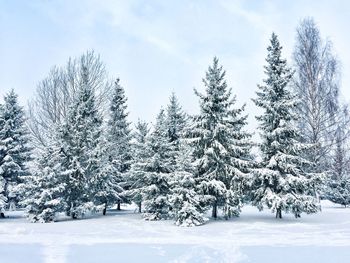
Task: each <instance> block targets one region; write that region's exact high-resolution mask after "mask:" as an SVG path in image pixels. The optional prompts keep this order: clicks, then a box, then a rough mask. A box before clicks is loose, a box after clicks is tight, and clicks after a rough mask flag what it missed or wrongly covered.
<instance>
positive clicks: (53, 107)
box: [28, 51, 111, 148]
mask: <svg viewBox="0 0 350 263" xmlns="http://www.w3.org/2000/svg"><path fill="white" fill-rule="evenodd" d="M83 70H84V71H85V72H87V77H88V85H89V86H91V87H92V89H93V90H94V92H96V98H97V105H98V106H99V110H101V111H102V112H103V111H104V110H105V105H106V102H107V100H108V99H109V98H108V97H109V93H110V90H111V82H109V81H108V76H107V72H106V69H105V66H104V64H103V63H102V62H101V59H100V56H99V55H96V54H95V53H94V51H88V52H86V53H84V54H83V55H81V56H80V57H78V58H70V59H69V60H68V63H67V64H66V66H64V67H58V66H54V67H53V68H52V69H51V71H50V72H49V74H48V76H47V77H46V78H45V79H43V80H42V81H41V82H40V83H39V84H38V86H37V90H36V95H35V97H34V99H33V100H32V101H30V102H29V107H28V109H29V110H28V116H29V118H28V126H29V129H30V131H31V133H32V136H33V141H34V143H35V145H36V146H37V147H38V148H41V147H43V146H46V145H47V143H48V140H49V138H50V135H52V134H53V131H54V130H55V129H56V127H57V125H58V124H60V123H61V122H62V121H63V120H64V119H65V118H66V116H67V113H68V110H69V107H70V105H71V102H72V101H73V100H74V99H75V94H76V91H77V90H78V87H79V86H80V85H81V84H82V71H83ZM85 74H86V73H85Z"/></svg>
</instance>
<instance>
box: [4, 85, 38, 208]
mask: <svg viewBox="0 0 350 263" xmlns="http://www.w3.org/2000/svg"><path fill="white" fill-rule="evenodd" d="M4 102H5V103H4V105H2V106H1V108H0V124H1V125H0V178H1V184H2V188H3V194H4V195H5V198H6V199H7V202H8V204H10V205H11V204H13V205H15V204H17V203H18V202H19V200H20V199H21V197H20V194H21V193H20V192H19V191H18V189H17V186H18V185H19V184H20V183H21V182H23V178H24V177H25V176H28V175H29V174H30V171H29V168H28V162H29V161H31V160H32V157H31V150H32V149H31V147H30V146H29V133H28V131H27V129H26V126H25V116H24V111H23V108H22V107H21V106H20V105H19V103H18V96H17V94H16V93H15V92H14V91H13V90H11V91H10V92H9V93H8V94H6V95H5V97H4ZM1 200H3V201H2V202H4V200H5V199H4V198H1Z"/></svg>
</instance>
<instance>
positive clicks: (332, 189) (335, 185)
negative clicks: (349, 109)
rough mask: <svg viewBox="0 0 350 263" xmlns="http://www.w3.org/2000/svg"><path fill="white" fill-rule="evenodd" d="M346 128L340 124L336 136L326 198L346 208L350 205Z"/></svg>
mask: <svg viewBox="0 0 350 263" xmlns="http://www.w3.org/2000/svg"><path fill="white" fill-rule="evenodd" d="M345 127H346V126H344V123H342V122H340V123H339V126H338V129H337V131H336V134H335V150H334V154H333V156H334V157H333V162H332V167H331V171H332V173H331V177H330V178H328V180H327V181H328V183H327V188H326V190H325V198H327V199H328V200H330V201H332V202H334V203H337V204H341V205H344V206H345V207H346V206H347V205H349V204H350V176H349V175H350V156H349V141H348V139H349V138H348V133H349V131H348V130H347V129H346V128H345ZM344 138H345V139H344Z"/></svg>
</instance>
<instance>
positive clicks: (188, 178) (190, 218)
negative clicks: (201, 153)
mask: <svg viewBox="0 0 350 263" xmlns="http://www.w3.org/2000/svg"><path fill="white" fill-rule="evenodd" d="M191 161H192V153H191V148H190V147H189V146H188V145H187V143H186V142H184V141H182V142H180V143H179V154H178V155H177V158H176V170H175V171H174V173H173V176H172V180H171V183H170V185H171V190H172V191H171V195H170V197H169V199H170V203H171V206H172V214H173V216H174V219H175V224H176V225H178V226H186V227H188V226H199V225H202V224H204V222H205V221H206V218H205V217H204V215H203V212H204V209H203V208H202V206H201V205H202V203H203V196H202V195H201V194H198V193H197V191H196V182H195V179H194V167H193V165H192V163H191Z"/></svg>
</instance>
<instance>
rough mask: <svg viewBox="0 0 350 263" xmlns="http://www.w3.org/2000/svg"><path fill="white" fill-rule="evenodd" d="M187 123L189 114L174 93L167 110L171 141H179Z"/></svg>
mask: <svg viewBox="0 0 350 263" xmlns="http://www.w3.org/2000/svg"><path fill="white" fill-rule="evenodd" d="M186 123H187V116H186V114H185V113H184V112H183V110H182V107H181V106H180V104H179V102H178V99H177V97H176V95H175V93H172V94H171V96H170V101H169V104H168V106H167V111H166V126H167V129H168V137H169V141H170V142H176V143H178V142H179V140H180V139H181V137H183V132H184V128H185V127H186Z"/></svg>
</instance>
